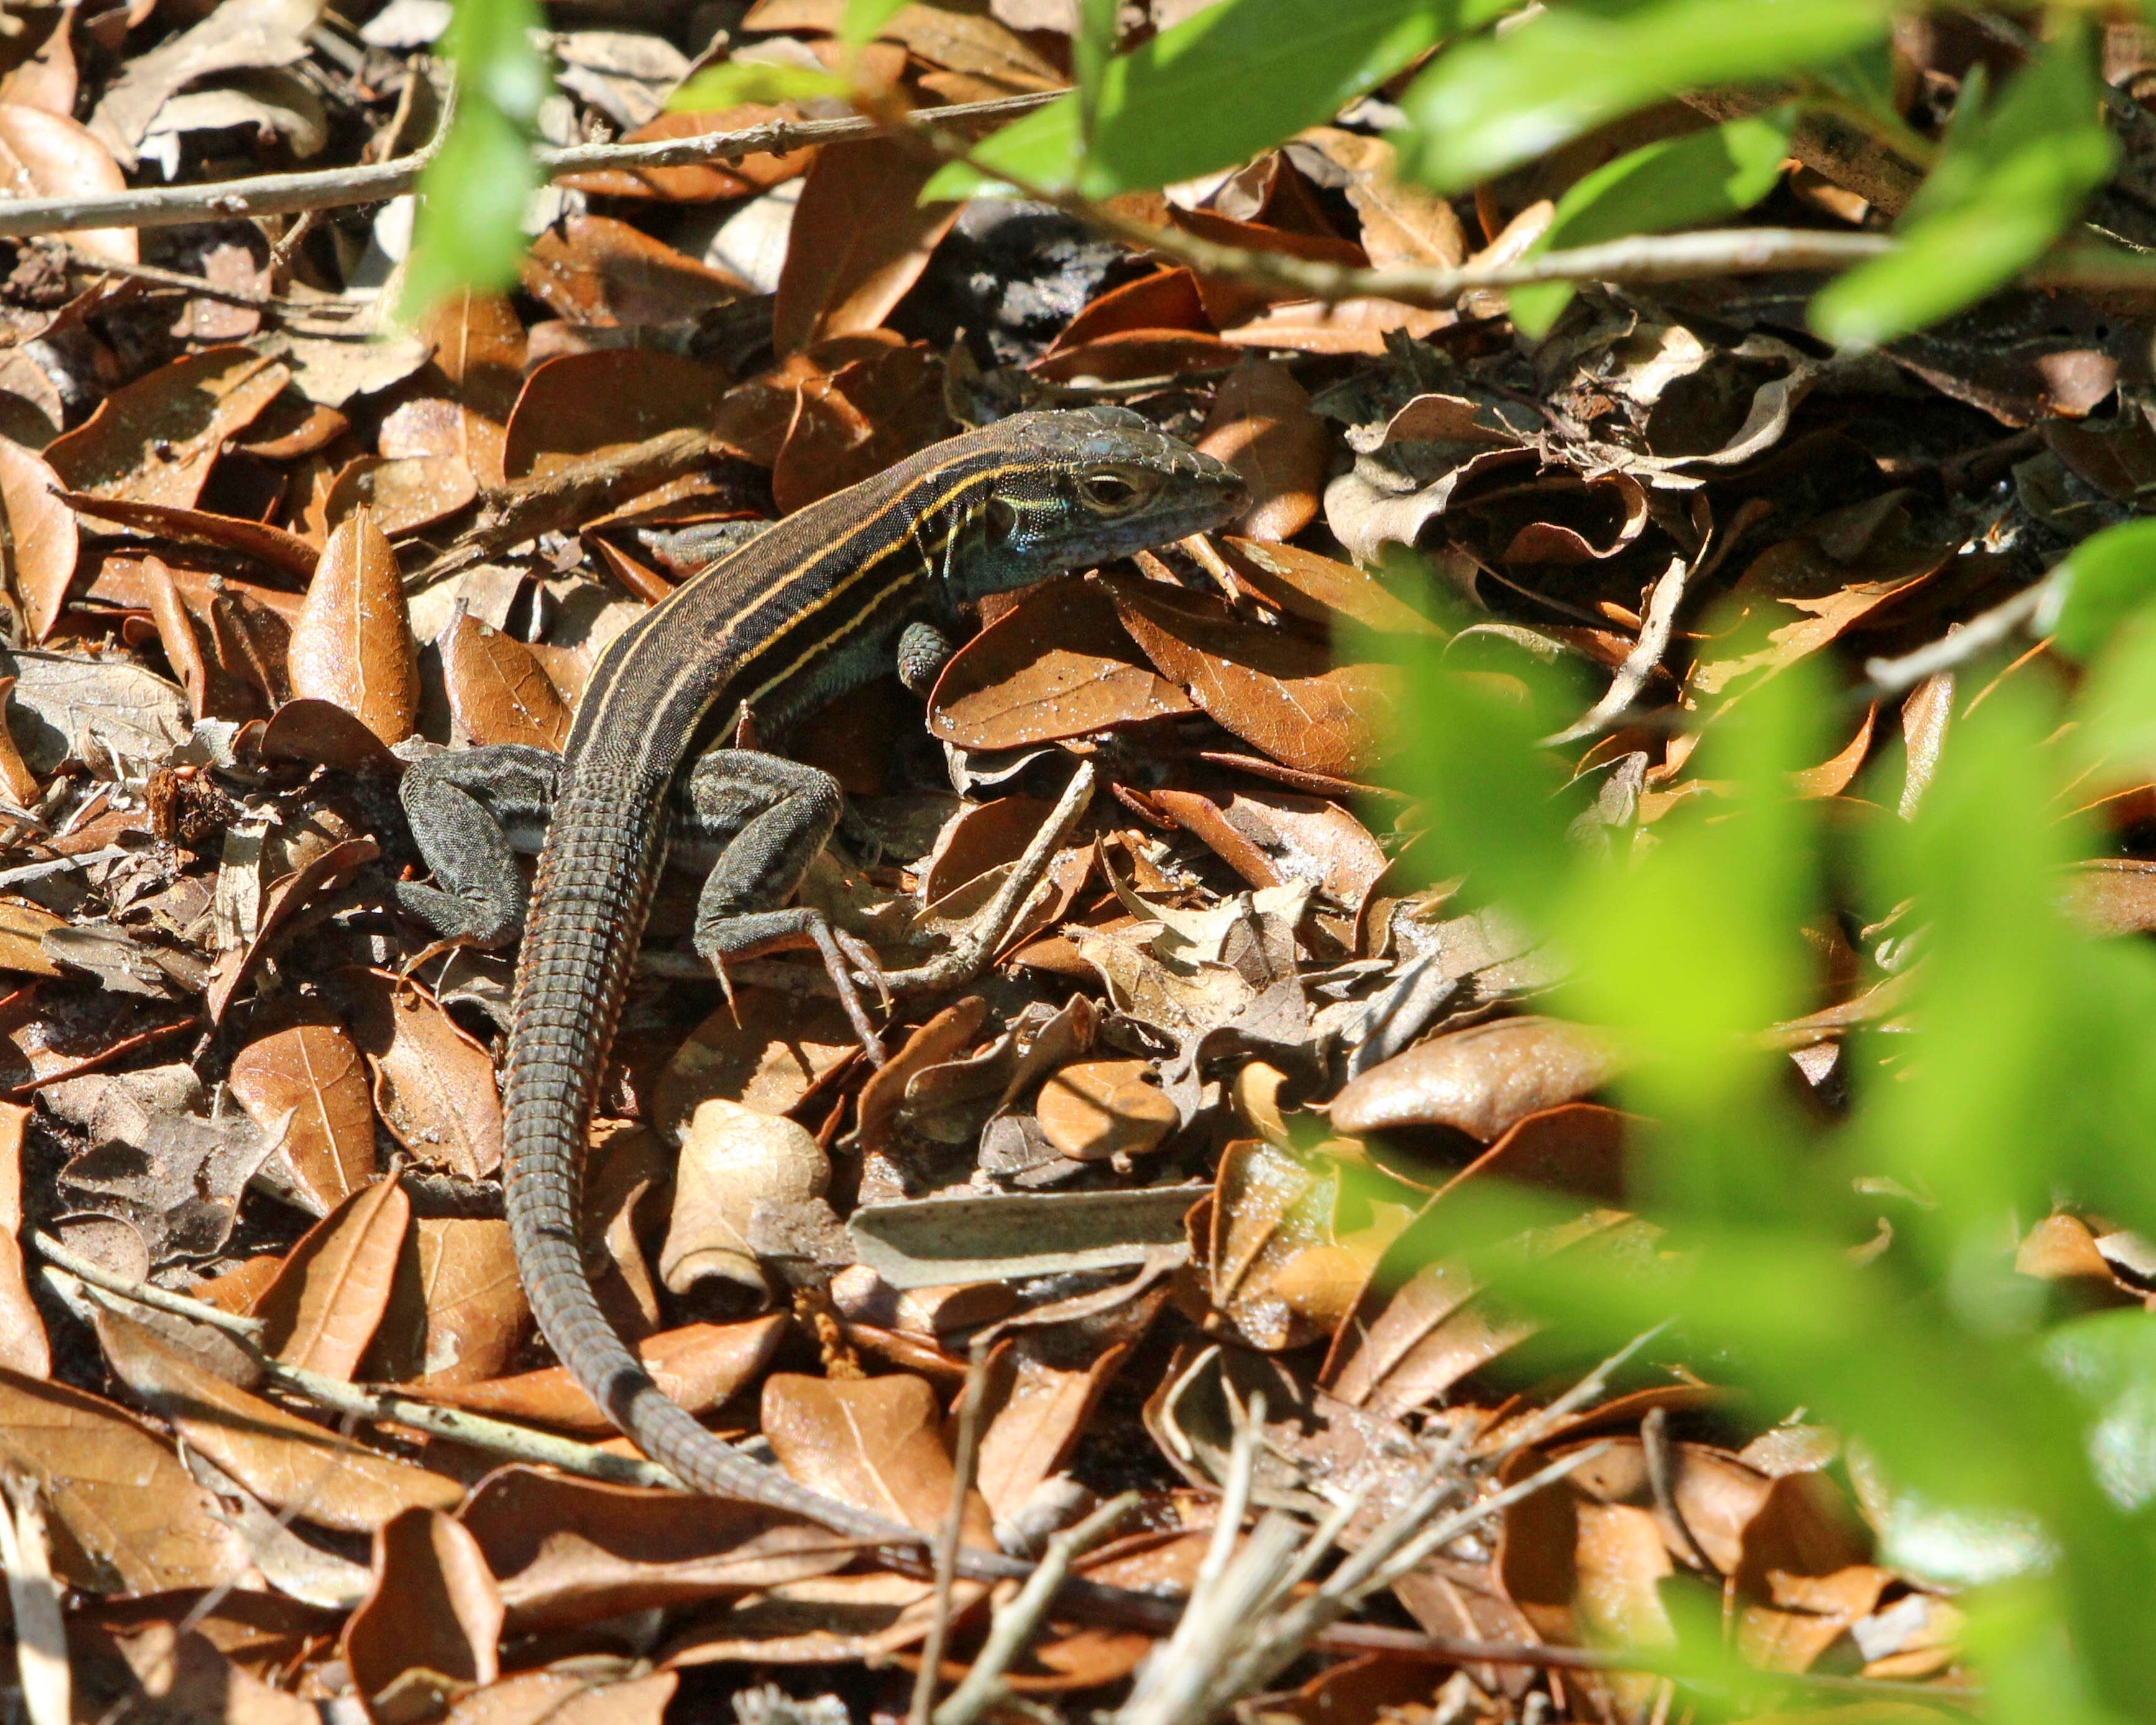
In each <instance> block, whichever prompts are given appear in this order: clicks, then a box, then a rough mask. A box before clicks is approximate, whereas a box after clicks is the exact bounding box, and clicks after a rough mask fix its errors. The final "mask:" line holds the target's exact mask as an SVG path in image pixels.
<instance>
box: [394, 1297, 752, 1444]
mask: <svg viewBox="0 0 2156 1725" xmlns="http://www.w3.org/2000/svg"><path fill="white" fill-rule="evenodd" d="M792 1322H793V1320H792V1319H791V1318H788V1317H783V1316H781V1315H778V1314H773V1316H771V1317H759V1318H753V1319H752V1320H750V1321H749V1322H747V1323H739V1324H690V1325H687V1326H685V1327H683V1328H681V1329H678V1330H666V1331H663V1332H660V1334H658V1335H656V1336H646V1337H644V1339H643V1340H642V1341H640V1342H639V1343H637V1344H636V1354H637V1358H639V1359H640V1360H642V1361H643V1362H644V1368H645V1369H646V1370H647V1371H649V1373H651V1376H652V1379H653V1381H654V1383H656V1384H658V1385H659V1387H660V1389H662V1390H663V1391H665V1394H666V1399H668V1400H669V1401H671V1402H677V1403H679V1404H680V1405H681V1406H683V1407H685V1408H686V1409H688V1410H689V1411H690V1413H692V1414H701V1413H704V1412H706V1411H707V1410H708V1409H712V1408H716V1407H717V1406H719V1405H720V1404H721V1403H724V1402H727V1401H730V1400H731V1399H733V1398H734V1397H735V1396H737V1395H738V1394H741V1392H742V1391H743V1390H744V1389H747V1388H748V1387H749V1385H751V1384H754V1383H755V1382H756V1381H757V1379H758V1378H761V1377H762V1375H763V1373H764V1372H765V1371H766V1370H767V1368H769V1367H770V1365H771V1363H772V1361H773V1359H775V1358H777V1357H778V1346H779V1343H781V1342H783V1340H784V1339H785V1337H786V1334H787V1332H788V1329H789V1328H790V1327H792ZM427 1394H428V1398H429V1399H430V1400H433V1401H440V1402H447V1403H449V1404H450V1405H451V1406H453V1407H459V1408H466V1409H470V1411H471V1412H473V1413H475V1414H491V1415H493V1416H494V1417H495V1419H498V1420H523V1421H527V1422H529V1423H531V1424H533V1425H552V1426H558V1427H560V1428H561V1429H562V1430H565V1431H576V1432H611V1431H612V1430H614V1425H613V1421H612V1420H609V1419H608V1417H607V1416H606V1415H605V1414H603V1413H602V1412H601V1411H600V1410H599V1408H598V1404H596V1403H594V1402H593V1400H592V1399H591V1397H590V1396H588V1395H587V1394H585V1393H584V1389H583V1386H582V1385H581V1384H578V1383H577V1380H576V1379H575V1378H573V1377H572V1376H571V1375H570V1373H569V1371H568V1368H567V1367H565V1366H550V1367H548V1368H546V1369H545V1370H543V1371H538V1372H525V1373H520V1374H519V1375H518V1376H516V1377H514V1378H488V1379H485V1381H483V1382H479V1383H472V1384H450V1385H445V1386H442V1387H439V1388H438V1387H436V1386H434V1385H429V1386H427Z"/></svg>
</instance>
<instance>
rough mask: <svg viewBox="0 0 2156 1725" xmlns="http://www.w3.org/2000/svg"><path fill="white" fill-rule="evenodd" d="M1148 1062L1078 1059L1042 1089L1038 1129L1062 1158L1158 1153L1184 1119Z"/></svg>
mask: <svg viewBox="0 0 2156 1725" xmlns="http://www.w3.org/2000/svg"><path fill="white" fill-rule="evenodd" d="M1152 1070H1153V1069H1152V1062H1151V1061H1149V1060H1080V1061H1076V1062H1075V1063H1074V1064H1072V1065H1068V1066H1065V1067H1064V1068H1063V1069H1062V1070H1060V1071H1059V1072H1057V1073H1056V1074H1055V1076H1053V1077H1051V1078H1050V1080H1049V1081H1048V1082H1047V1083H1045V1084H1044V1085H1043V1086H1041V1087H1040V1101H1039V1104H1038V1105H1037V1106H1038V1111H1039V1118H1040V1129H1041V1132H1043V1134H1045V1137H1047V1139H1048V1142H1050V1143H1051V1144H1053V1145H1054V1146H1055V1147H1056V1148H1057V1149H1058V1150H1060V1151H1061V1152H1062V1153H1063V1154H1064V1155H1065V1156H1071V1157H1076V1158H1079V1159H1080V1160H1081V1161H1087V1160H1091V1161H1098V1160H1101V1159H1104V1158H1108V1157H1111V1156H1142V1155H1144V1154H1145V1153H1147V1151H1149V1150H1157V1149H1158V1148H1159V1147H1160V1145H1161V1143H1162V1142H1163V1140H1164V1139H1165V1138H1166V1137H1168V1134H1169V1133H1170V1132H1173V1131H1174V1130H1175V1128H1176V1127H1177V1125H1178V1123H1179V1122H1180V1121H1181V1119H1182V1117H1181V1115H1180V1114H1178V1112H1177V1111H1176V1106H1175V1104H1174V1103H1173V1102H1172V1101H1169V1100H1168V1098H1167V1097H1166V1096H1163V1095H1162V1094H1161V1092H1160V1090H1159V1087H1158V1086H1156V1085H1154V1084H1153V1083H1152V1081H1151V1080H1152Z"/></svg>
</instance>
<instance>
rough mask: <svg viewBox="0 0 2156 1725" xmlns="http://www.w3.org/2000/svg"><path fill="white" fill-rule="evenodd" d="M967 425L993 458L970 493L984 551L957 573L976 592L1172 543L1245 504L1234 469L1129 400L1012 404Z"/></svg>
mask: <svg viewBox="0 0 2156 1725" xmlns="http://www.w3.org/2000/svg"><path fill="white" fill-rule="evenodd" d="M967 435H968V438H969V439H978V440H979V442H980V444H981V451H982V454H983V455H985V456H988V457H989V458H990V459H987V460H984V461H983V463H982V464H981V466H980V469H979V471H980V473H981V475H982V477H983V485H984V487H985V495H984V496H979V497H977V498H975V499H974V500H972V501H973V503H974V504H975V506H976V508H977V511H978V512H977V516H976V518H977V520H978V521H979V523H980V530H981V531H982V532H983V535H984V536H985V539H986V541H987V543H986V545H985V547H983V552H985V555H982V554H979V553H977V555H976V557H975V558H974V559H973V560H970V565H971V578H970V579H967V578H965V577H962V579H964V580H966V584H967V585H968V586H969V587H973V588H976V590H977V591H979V592H987V591H993V590H995V589H998V588H1009V587H1013V586H1016V585H1019V584H1020V583H1024V582H1028V581H1034V580H1038V579H1039V578H1041V577H1043V576H1045V575H1050V574H1053V573H1055V572H1056V571H1058V570H1060V569H1071V568H1082V567H1086V566H1088V565H1090V564H1093V563H1104V562H1110V561H1111V560H1112V559H1114V558H1116V557H1127V556H1129V555H1130V554H1131V553H1132V552H1134V551H1143V550H1145V549H1146V548H1147V547H1151V546H1156V545H1166V544H1168V543H1170V542H1173V541H1174V540H1177V539H1180V538H1182V537H1183V536H1185V535H1186V534H1190V533H1195V532H1198V531H1201V530H1202V529H1204V528H1206V527H1214V526H1219V524H1220V523H1221V522H1222V521H1226V520H1227V519H1228V518H1229V516H1232V515H1234V514H1235V512H1236V511H1237V510H1239V509H1240V508H1241V507H1242V505H1243V502H1244V495H1245V494H1244V488H1243V481H1242V479H1241V477H1240V475H1237V474H1236V472H1235V470H1234V469H1233V468H1231V467H1229V465H1227V464H1226V463H1225V462H1224V461H1219V460H1216V459H1214V457H1212V456H1210V455H1203V454H1199V452H1198V451H1197V450H1195V449H1192V448H1191V447H1190V446H1189V444H1185V443H1180V442H1178V441H1177V440H1176V439H1174V438H1172V437H1169V436H1168V435H1167V434H1164V433H1163V432H1159V431H1156V430H1155V429H1153V428H1152V426H1151V425H1149V424H1147V423H1146V421H1145V419H1144V418H1142V417H1141V416H1140V415H1138V414H1137V413H1132V411H1131V410H1130V409H1129V408H1107V407H1096V408H1081V409H1078V410H1075V411H1070V412H1054V411H1050V412H1040V413H1016V414H1014V415H1013V416H1012V417H1011V418H1008V419H1002V420H998V421H997V422H996V423H995V424H993V425H988V426H984V427H983V428H982V429H980V430H978V431H975V432H970V433H968V434H967ZM998 457H1000V458H1002V459H996V458H998ZM1012 457H1018V458H1022V459H1010V458H1012ZM972 596H973V595H972V594H971V593H968V594H963V595H961V597H972Z"/></svg>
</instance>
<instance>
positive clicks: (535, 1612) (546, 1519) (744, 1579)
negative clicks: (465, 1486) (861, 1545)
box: [458, 1466, 858, 1634]
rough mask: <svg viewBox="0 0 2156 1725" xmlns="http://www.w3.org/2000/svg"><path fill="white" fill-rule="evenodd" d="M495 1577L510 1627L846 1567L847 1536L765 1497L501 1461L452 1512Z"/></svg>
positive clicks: (589, 1617) (569, 1621) (549, 1624)
mask: <svg viewBox="0 0 2156 1725" xmlns="http://www.w3.org/2000/svg"><path fill="white" fill-rule="evenodd" d="M458 1519H459V1521H460V1522H463V1524H464V1525H465V1527H467V1528H469V1529H470V1531H471V1533H472V1536H473V1537H474V1538H475V1539H477V1540H478V1541H479V1543H480V1550H481V1551H482V1552H483V1553H485V1558H486V1562H487V1567H488V1568H490V1570H492V1571H493V1573H494V1574H496V1575H497V1576H499V1577H500V1579H501V1592H502V1599H503V1601H504V1603H505V1604H506V1605H507V1607H508V1609H509V1619H508V1625H507V1627H508V1628H509V1630H510V1632H511V1634H527V1633H530V1632H531V1631H532V1630H542V1629H560V1628H566V1627H568V1626H570V1625H575V1624H578V1623H589V1622H594V1621H597V1620H601V1619H603V1618H607V1617H613V1616H616V1615H619V1614H621V1613H623V1612H626V1611H644V1610H649V1609H654V1608H656V1607H663V1606H667V1605H673V1604H681V1603H684V1602H685V1601H688V1600H692V1599H708V1598H710V1597H711V1596H712V1595H713V1594H732V1593H737V1592H740V1591H742V1590H744V1589H750V1588H758V1587H774V1586H777V1585H779V1584H782V1583H784V1582H787V1581H791V1580H796V1579H801V1578H803V1577H805V1576H810V1575H820V1574H825V1573H827V1572H829V1570H832V1569H835V1568H840V1567H842V1566H843V1565H844V1563H847V1562H848V1561H849V1560H850V1558H852V1557H854V1556H855V1554H856V1552H857V1549H858V1548H856V1547H855V1544H854V1543H853V1542H852V1541H850V1540H848V1539H846V1538H844V1537H843V1536H841V1535H839V1534H836V1533H833V1532H829V1530H827V1529H825V1528H822V1527H816V1526H814V1525H813V1524H811V1523H807V1522H802V1521H800V1520H798V1518H796V1517H791V1516H788V1515H786V1514H784V1513H783V1512H780V1511H777V1510H773V1509H768V1508H766V1507H763V1506H762V1505H761V1504H754V1503H742V1502H736V1501H734V1500H732V1499H729V1498H722V1497H685V1496H684V1495H683V1494H682V1493H680V1492H679V1491H640V1490H638V1489H637V1488H635V1487H634V1486H606V1485H601V1484H599V1483H598V1482H597V1481H593V1480H577V1479H565V1478H562V1477H561V1476H558V1475H550V1474H544V1473H541V1472H540V1471H537V1470H536V1469H535V1468H530V1467H522V1466H513V1467H505V1468H501V1469H500V1470H499V1471H495V1472H494V1473H491V1474H490V1475H488V1476H487V1477H486V1478H485V1480H483V1481H480V1485H479V1486H478V1487H477V1489H476V1490H475V1491H473V1493H472V1501H471V1502H470V1504H468V1505H467V1506H466V1507H465V1510H464V1512H463V1513H462V1514H461V1515H460V1516H459V1517H458Z"/></svg>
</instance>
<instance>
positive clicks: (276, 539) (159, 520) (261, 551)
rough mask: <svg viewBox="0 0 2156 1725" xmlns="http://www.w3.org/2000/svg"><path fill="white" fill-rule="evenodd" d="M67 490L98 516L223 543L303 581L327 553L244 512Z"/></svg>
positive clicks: (184, 538)
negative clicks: (220, 511)
mask: <svg viewBox="0 0 2156 1725" xmlns="http://www.w3.org/2000/svg"><path fill="white" fill-rule="evenodd" d="M64 495H65V496H66V500H67V501H68V502H69V503H70V504H72V505H73V506H74V507H75V508H76V509H78V510H80V511H81V512H82V513H83V514H85V515H86V516H91V517H92V518H93V519H95V520H97V521H118V522H120V523H121V525H122V526H130V527H138V528H141V530H142V531H145V532H147V533H154V534H156V535H157V536H158V537H160V538H162V539H177V540H179V541H181V542H183V543H186V544H189V545H213V546H220V547H224V548H225V549H227V550H230V551H236V552H241V553H242V554H244V555H245V556H247V557H254V558H255V559H256V560H257V561H259V562H263V563H266V564H268V565H269V567H271V568H273V569H275V570H276V571H278V572H280V574H285V575H290V576H293V577H295V578H297V579H299V580H301V581H305V580H306V579H307V578H310V577H311V576H312V575H313V573H314V572H315V565H316V562H319V561H320V559H321V553H320V552H318V551H316V549H315V547H313V546H311V545H310V544H308V543H307V542H306V541H305V540H304V539H302V538H300V536H299V535H298V534H296V533H287V532H286V531H285V530H284V529H283V528H281V527H273V526H269V525H268V524H267V523H266V522H263V521H249V520H247V519H246V518H245V517H244V516H229V515H218V514H215V513H213V511H209V510H206V509H188V508H182V507H180V506H177V505H174V504H169V503H141V502H136V501H133V500H131V499H129V498H126V497H97V496H93V495H90V493H88V492H85V491H69V492H67V493H66V494H64ZM249 591H250V592H254V593H264V592H265V591H266V590H265V589H264V588H249ZM272 599H273V602H285V601H288V600H289V595H286V594H284V593H275V594H274V595H273V596H272ZM285 608H288V609H290V611H291V612H292V614H294V615H295V616H296V615H297V614H298V611H299V605H298V602H297V601H295V600H290V602H289V603H288V604H287V605H286V606H285Z"/></svg>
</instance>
